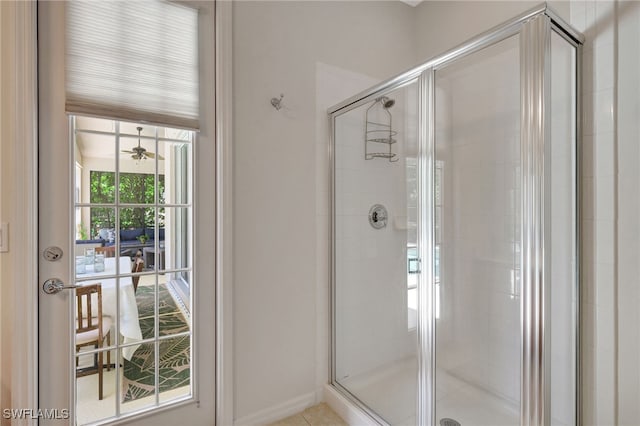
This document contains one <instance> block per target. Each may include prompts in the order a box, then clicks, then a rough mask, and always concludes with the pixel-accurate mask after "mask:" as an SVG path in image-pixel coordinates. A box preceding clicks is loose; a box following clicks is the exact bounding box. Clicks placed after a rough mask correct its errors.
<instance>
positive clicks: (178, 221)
mask: <svg viewBox="0 0 640 426" xmlns="http://www.w3.org/2000/svg"><path fill="white" fill-rule="evenodd" d="M159 220H160V221H161V222H160V227H159V229H158V232H159V241H158V243H159V244H158V247H155V248H154V249H153V250H147V251H145V254H147V256H148V259H149V262H151V263H150V264H152V265H154V267H155V268H157V269H158V270H173V269H185V268H188V267H189V265H190V264H191V239H190V238H189V235H190V232H189V229H190V227H191V223H192V220H191V209H190V208H186V207H165V208H160V209H159Z"/></svg>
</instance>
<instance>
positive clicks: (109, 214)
mask: <svg viewBox="0 0 640 426" xmlns="http://www.w3.org/2000/svg"><path fill="white" fill-rule="evenodd" d="M89 179H90V184H89V187H90V191H91V192H90V198H89V200H90V202H91V203H92V204H113V203H115V194H116V192H115V190H116V187H115V173H114V172H105V171H97V170H92V171H91V173H90V177H89ZM154 180H155V179H154V175H152V174H146V173H120V181H119V185H118V192H119V194H120V203H126V204H149V205H153V203H154V202H155V200H154V197H155V191H156V186H155V182H154ZM157 190H158V202H159V203H164V198H163V197H164V175H159V176H158V188H157ZM159 213H160V214H159V217H158V222H159V226H161V227H162V226H164V214H163V212H162V211H161V212H159ZM154 222H155V211H154V208H153V207H147V208H142V207H130V208H123V209H121V210H120V229H132V228H144V227H149V228H152V227H154V226H155V223H154ZM102 228H115V209H113V208H110V207H92V208H91V224H90V231H91V235H93V236H96V235H97V234H98V232H99V231H100V229H102Z"/></svg>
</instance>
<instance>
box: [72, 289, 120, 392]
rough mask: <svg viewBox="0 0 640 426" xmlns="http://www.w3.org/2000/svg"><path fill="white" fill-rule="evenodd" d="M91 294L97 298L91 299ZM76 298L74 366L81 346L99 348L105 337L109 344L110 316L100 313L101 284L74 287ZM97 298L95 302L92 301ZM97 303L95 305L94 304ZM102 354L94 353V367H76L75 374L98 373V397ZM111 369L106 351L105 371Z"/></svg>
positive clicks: (109, 357) (101, 380)
mask: <svg viewBox="0 0 640 426" xmlns="http://www.w3.org/2000/svg"><path fill="white" fill-rule="evenodd" d="M93 294H96V295H97V299H95V300H92V296H93ZM76 299H77V309H78V310H77V324H76V367H77V366H78V359H79V353H78V351H79V350H80V348H81V347H83V346H93V347H94V348H95V349H100V348H102V347H103V346H104V341H105V339H106V340H107V346H109V345H111V335H110V334H109V330H110V329H111V323H112V320H111V317H108V316H103V315H102V286H101V285H100V284H91V285H86V286H82V287H78V288H76ZM96 300H97V303H95V304H94V302H95V301H96ZM96 305H97V306H96ZM103 355H104V353H103V352H102V351H100V352H97V353H96V354H94V367H92V368H89V369H86V368H85V369H77V368H76V376H77V377H81V376H86V375H88V374H94V373H95V372H96V371H97V373H98V399H100V400H102V397H103V377H102V369H103ZM110 369H111V352H107V371H108V370H110Z"/></svg>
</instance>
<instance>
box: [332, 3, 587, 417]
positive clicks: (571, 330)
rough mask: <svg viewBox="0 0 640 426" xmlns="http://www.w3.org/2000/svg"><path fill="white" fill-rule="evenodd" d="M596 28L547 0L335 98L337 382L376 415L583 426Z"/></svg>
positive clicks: (334, 371)
mask: <svg viewBox="0 0 640 426" xmlns="http://www.w3.org/2000/svg"><path fill="white" fill-rule="evenodd" d="M582 40H583V38H582V36H581V35H580V34H579V33H577V32H576V31H574V30H573V29H572V28H570V27H569V26H568V25H567V24H566V23H565V22H563V21H562V20H561V19H560V18H558V17H557V16H556V15H555V14H554V13H553V12H552V11H551V10H549V9H548V8H547V7H546V5H541V6H540V7H538V8H535V9H533V10H531V11H529V12H527V13H526V14H523V15H522V16H519V17H517V18H515V19H513V20H512V21H509V22H507V23H505V24H503V25H501V26H499V27H497V28H495V29H493V30H491V31H489V32H487V33H485V34H482V35H481V36H479V37H477V38H475V39H473V40H471V41H469V42H468V43H465V44H464V45H462V46H460V47H458V48H456V49H454V50H452V51H450V52H448V53H446V54H444V55H441V56H438V57H437V58H434V59H432V60H430V61H428V62H427V63H425V64H423V65H421V66H419V67H417V68H414V69H412V70H410V71H408V72H406V73H404V74H402V75H400V76H398V77H395V78H392V79H390V80H388V81H387V82H385V83H382V84H381V85H379V86H376V87H373V88H371V89H369V90H367V91H365V92H363V93H362V94H360V95H358V96H356V97H353V98H351V99H349V100H346V101H344V102H343V103H341V104H339V105H337V106H335V107H333V108H331V109H330V111H329V119H330V125H331V135H332V141H331V157H332V159H331V160H332V161H331V164H332V179H333V182H332V200H331V201H332V244H331V251H332V253H331V259H332V285H331V290H332V295H331V300H332V315H331V317H332V324H331V334H332V336H331V337H332V339H331V383H332V385H333V387H334V388H335V389H336V390H337V391H339V392H340V393H342V394H343V395H344V396H345V397H346V398H347V399H348V400H350V402H351V403H353V404H355V405H357V406H359V407H360V408H361V409H363V410H364V411H365V412H366V413H367V414H368V415H369V416H370V417H371V419H372V420H375V421H377V422H378V423H380V424H392V425H396V424H397V425H416V424H417V425H420V426H422V425H434V426H435V425H443V426H453V425H456V424H461V425H463V426H465V425H542V424H545V425H549V424H550V425H575V424H579V394H578V389H579V383H578V382H579V365H578V364H579V361H578V360H579V357H578V347H579V341H578V339H579V335H578V328H577V327H578V318H579V312H578V307H579V305H578V300H579V299H578V282H579V279H578V271H579V265H578V259H579V257H578V252H577V251H578V247H579V245H578V237H579V233H578V228H577V224H578V195H577V194H578V190H577V185H578V170H577V160H576V159H577V152H578V146H579V143H578V142H579V130H578V129H579V123H578V121H579V119H578V117H579V90H578V88H579V64H580V54H581V53H580V49H581V43H582Z"/></svg>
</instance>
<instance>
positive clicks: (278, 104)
mask: <svg viewBox="0 0 640 426" xmlns="http://www.w3.org/2000/svg"><path fill="white" fill-rule="evenodd" d="M282 98H284V94H282V93H281V94H280V99H278V98H271V105H272V106H273V107H274V108H275V109H276V110H277V111H280V109H281V108H282V107H283V106H284V105H282Z"/></svg>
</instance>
